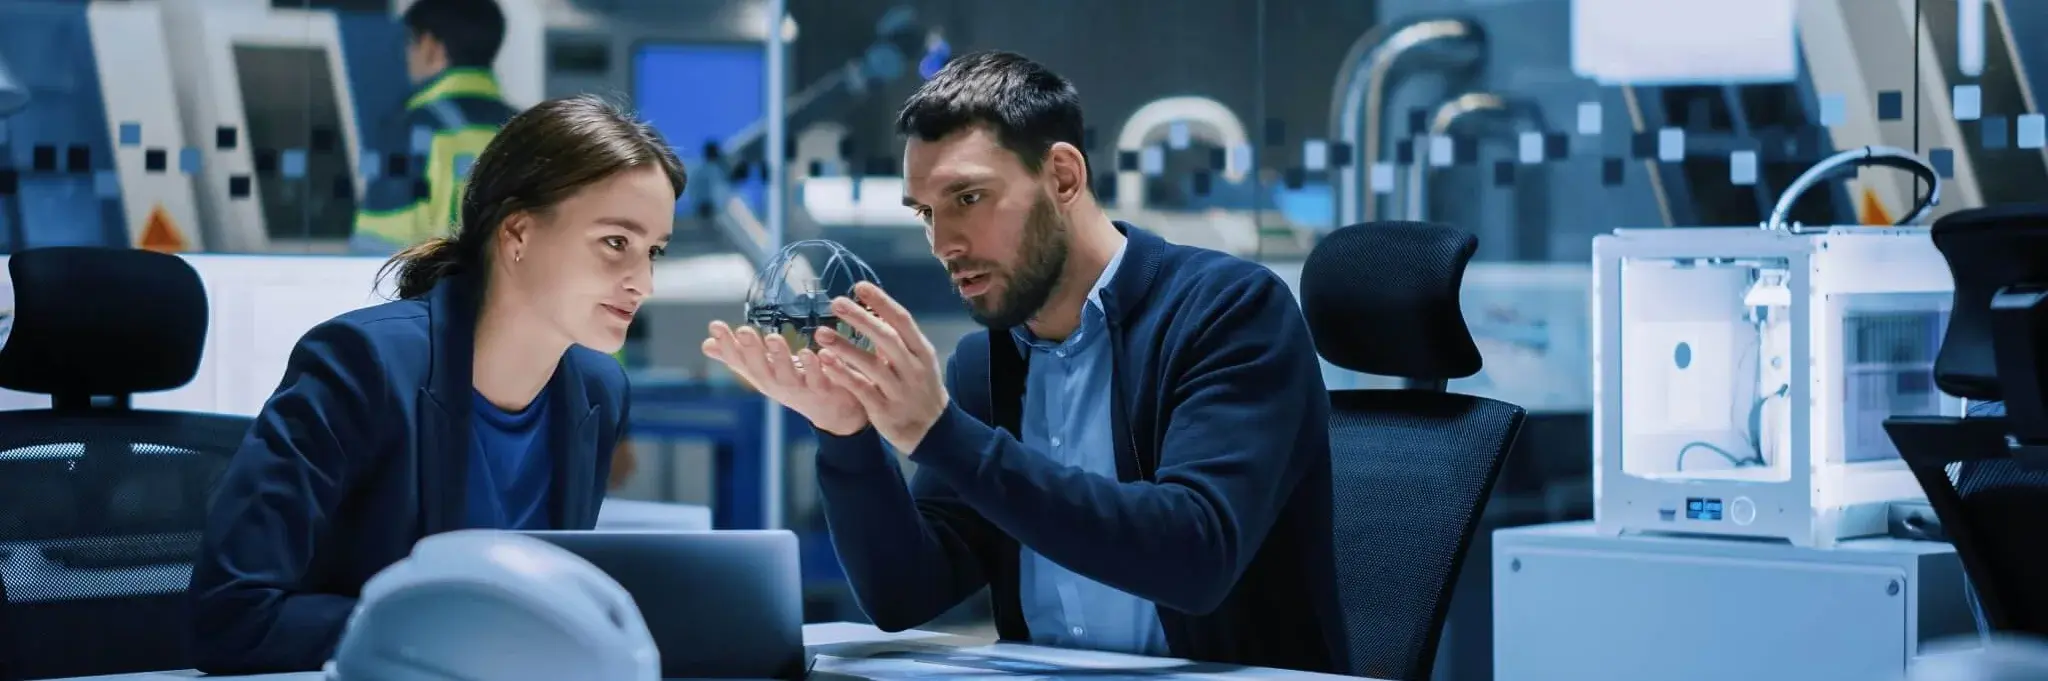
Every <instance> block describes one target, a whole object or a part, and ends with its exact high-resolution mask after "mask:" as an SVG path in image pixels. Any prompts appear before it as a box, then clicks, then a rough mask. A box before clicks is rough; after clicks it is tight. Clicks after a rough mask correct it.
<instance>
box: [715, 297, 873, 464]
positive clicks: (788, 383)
mask: <svg viewBox="0 0 2048 681" xmlns="http://www.w3.org/2000/svg"><path fill="white" fill-rule="evenodd" d="M704 355H705V356H706V357H710V358H712V359H715V360H718V361H719V362H720V363H722V364H724V365H725V366H726V367H727V368H730V369H732V372H733V373H734V374H738V375H739V377H740V379H741V380H744V381H746V382H747V383H749V384H751V385H753V386H754V389H755V390H759V391H761V394H762V395H765V396H767V397H768V399H771V400H774V401H775V402H776V403H777V404H780V405H782V406H785V407H789V408H790V409H792V410H795V411H796V413H797V414H799V415H801V416H803V417H804V418H805V419H807V420H809V421H810V422H811V425H813V426H816V427H817V428H818V429H819V430H822V431H825V432H827V433H831V434H833V435H839V436H847V435H852V434H854V433H858V432H860V431H861V430H863V429H866V428H867V427H868V416H867V414H866V413H865V412H863V411H861V406H860V402H858V401H855V400H854V399H853V396H852V395H849V394H847V392H846V389H844V388H840V387H838V386H836V385H833V384H832V383H831V382H829V381H826V380H825V378H824V377H823V376H820V375H819V372H818V368H817V367H818V364H819V362H818V359H817V357H816V356H815V355H813V354H812V353H811V351H810V350H809V349H806V350H804V351H803V352H801V353H798V354H796V355H794V356H792V355H790V353H789V342H788V341H785V340H783V339H782V336H780V335H773V334H771V335H769V336H768V337H767V338H766V339H763V338H762V337H761V334H760V333H759V332H756V331H754V327H751V326H742V327H740V328H739V329H737V330H735V329H733V328H731V327H728V326H726V325H725V322H712V323H711V337H710V338H706V339H704Z"/></svg>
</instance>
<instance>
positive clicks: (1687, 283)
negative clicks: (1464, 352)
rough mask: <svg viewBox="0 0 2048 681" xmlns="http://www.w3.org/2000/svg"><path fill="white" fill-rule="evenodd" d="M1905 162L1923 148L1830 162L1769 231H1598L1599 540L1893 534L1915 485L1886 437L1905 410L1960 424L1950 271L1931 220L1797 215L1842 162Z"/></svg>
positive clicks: (1804, 183)
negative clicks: (1941, 385)
mask: <svg viewBox="0 0 2048 681" xmlns="http://www.w3.org/2000/svg"><path fill="white" fill-rule="evenodd" d="M1866 165H1878V166H1890V167H1900V168H1906V169H1910V170H1912V171H1913V172H1914V173H1915V174H1917V175H1919V176H1920V177H1921V179H1922V181H1924V182H1925V183H1926V184H1927V185H1928V186H1930V187H1932V188H1933V190H1932V191H1930V192H1929V194H1928V195H1927V196H1925V197H1923V198H1922V199H1921V200H1920V203H1919V205H1918V206H1917V207H1916V208H1915V209H1914V210H1913V211H1911V212H1910V213H1909V214H1908V215H1907V218H1906V221H1908V222H1910V221H1913V220H1917V219H1919V218H1920V217H1922V216H1924V215H1926V214H1927V213H1928V211H1929V209H1930V208H1931V207H1932V206H1933V205H1934V204H1935V203H1937V202H1938V201H1939V196H1940V180H1939V178H1938V177H1937V176H1936V173H1935V172H1934V171H1933V169H1932V168H1930V167H1929V166H1928V165H1927V164H1926V163H1925V162H1922V161H1920V160H1919V159H1918V158H1917V157H1915V156H1914V155H1913V154H1911V153H1910V152H1907V151H1904V150H1900V149H1892V148H1885V147H1865V148H1861V149H1855V150H1851V151H1847V152H1843V153H1841V154H1837V155H1835V156H1834V157H1831V158H1829V159H1827V160H1825V161H1822V162H1821V163H1820V164H1818V165H1816V166H1814V167H1813V168H1812V169H1811V170H1809V171H1808V172H1807V173H1806V174H1804V175H1802V176H1801V177H1800V178H1799V179H1798V180H1796V181H1794V182H1793V184H1792V186H1791V188H1790V189H1788V190H1787V192H1786V193H1785V194H1784V196H1783V197H1781V198H1780V200H1779V201H1778V203H1777V207H1776V209H1775V210H1773V211H1772V213H1771V218H1770V220H1769V221H1767V222H1766V223H1764V225H1763V228H1762V229H1757V228H1754V227H1749V228H1743V227H1730V228H1690V229H1622V230H1616V231H1615V232H1614V233H1613V234H1611V235H1603V236H1600V237H1598V238H1596V239H1595V241H1594V245H1593V252H1594V275H1593V276H1594V281H1595V287H1594V300H1595V305H1594V312H1595V321H1594V329H1595V333H1594V351H1593V355H1594V360H1595V361H1594V365H1595V368H1594V372H1595V373H1594V386H1593V389H1594V394H1595V402H1594V419H1593V422H1594V428H1595V432H1596V439H1595V445H1594V452H1595V454H1594V456H1595V465H1596V467H1597V472H1596V476H1597V477H1596V479H1595V480H1596V482H1595V508H1596V511H1595V518H1596V520H1597V522H1598V526H1599V528H1600V530H1601V531H1602V532H1603V533H1608V534H1620V533H1624V532H1675V533H1706V534H1717V535H1738V536H1749V537H1767V538H1778V539H1784V540H1788V541H1790V542H1792V543H1793V544H1795V545H1799V546H1820V547H1826V546H1832V545H1833V544H1834V543H1835V542H1836V541H1837V540H1840V539H1846V538H1852V537H1860V536H1869V535H1876V534H1882V533H1884V532H1885V521H1886V506H1887V504H1888V502H1892V501H1895V500H1904V499H1913V498H1918V497H1919V496H1920V494H1921V493H1920V489H1919V486H1918V485H1917V484H1916V483H1915V482H1914V479H1913V476H1912V474H1911V473H1910V472H1909V471H1908V470H1907V469H1906V467H1905V465H1904V463H1903V462H1901V461H1899V460H1898V452H1897V450H1896V449H1894V448H1893V446H1892V445H1891V443H1890V440H1889V439H1888V438H1887V437H1886V436H1885V433H1884V430H1883V427H1882V423H1883V420H1884V419H1885V417H1887V416H1891V415H1893V414H1927V415H1948V416H1955V415H1960V414H1961V413H1962V409H1963V405H1962V403H1961V401H1960V400H1956V399H1953V398H1949V397H1947V396H1945V395H1943V394H1942V393H1941V392H1940V391H1939V390H1937V389H1936V388H1935V386H1934V380H1933V366H1934V356H1935V351H1936V349H1937V347H1938V346H1939V343H1940V338H1941V332H1942V329H1943V328H1944V327H1945V326H1946V320H1947V315H1948V312H1949V306H1950V304H1951V300H1950V292H1951V290H1952V289H1953V283H1952V281H1951V278H1950V275H1949V271H1948V266H1947V264H1946V263H1945V262H1944V261H1943V260H1942V257H1941V254H1940V253H1939V252H1937V251H1936V250H1935V248H1934V245H1933V243H1932V242H1931V241H1930V240H1929V238H1928V234H1927V231H1926V230H1925V229H1923V228H1914V227H1910V226H1901V227H1894V228H1882V227H1877V228H1872V227H1835V228H1825V229H1807V228H1805V227H1803V226H1801V225H1797V224H1787V223H1785V222H1784V219H1785V217H1784V216H1785V215H1786V214H1787V212H1788V211H1789V209H1790V207H1791V205H1792V203H1793V202H1794V201H1795V200H1797V198H1798V197H1799V195H1800V194H1801V193H1803V192H1804V191H1805V190H1806V189H1807V188H1809V187H1812V186H1814V185H1815V184H1817V183H1818V182H1820V181H1821V180H1822V179H1824V178H1825V177H1827V176H1829V175H1831V174H1834V173H1835V172H1836V171H1839V170H1846V169H1852V168H1854V167H1857V166H1866Z"/></svg>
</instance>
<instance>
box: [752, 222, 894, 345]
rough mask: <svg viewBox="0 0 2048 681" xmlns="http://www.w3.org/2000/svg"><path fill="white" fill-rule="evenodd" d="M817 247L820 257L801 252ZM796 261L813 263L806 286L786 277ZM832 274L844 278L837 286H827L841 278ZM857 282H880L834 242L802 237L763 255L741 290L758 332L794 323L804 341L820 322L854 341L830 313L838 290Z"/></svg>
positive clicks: (840, 292) (849, 291) (848, 290)
mask: <svg viewBox="0 0 2048 681" xmlns="http://www.w3.org/2000/svg"><path fill="white" fill-rule="evenodd" d="M820 252H822V253H823V254H824V257H823V258H822V259H821V260H822V262H818V263H813V262H812V261H811V260H810V259H808V258H806V257H805V254H806V253H820ZM799 262H801V263H803V264H805V265H806V266H811V267H813V270H812V272H813V274H814V276H812V277H809V278H808V280H809V281H808V286H807V287H805V288H801V289H799V288H796V285H795V284H793V283H791V282H790V268H791V267H793V266H795V265H796V264H797V263H799ZM841 272H843V274H839V273H841ZM835 274H837V275H839V278H844V279H846V281H844V282H843V285H836V286H835V285H829V284H838V283H841V282H835V281H834V278H835ZM863 281H866V282H871V283H875V284H877V285H879V284H880V283H881V279H880V278H879V277H876V276H875V270H874V269H873V268H871V267H868V264H867V263H866V262H864V261H862V260H861V259H860V257H859V256H856V255H854V254H853V251H850V250H848V249H847V248H846V247H845V246H842V245H840V244H839V243H838V242H835V241H830V240H826V239H808V240H804V241H798V242H794V243H791V244H789V245H787V246H783V247H782V250H780V251H777V252H776V253H775V257H772V258H769V259H768V262H767V263H765V264H763V265H762V266H761V269H760V271H759V272H758V273H757V274H756V275H755V277H754V284H753V287H752V288H751V289H750V290H749V291H748V292H747V309H746V318H747V323H749V324H752V325H754V328H756V329H759V330H761V331H762V332H764V333H774V334H781V333H784V332H785V331H786V330H788V329H791V328H794V329H795V330H796V331H797V332H798V333H800V334H801V335H802V338H803V339H804V341H805V343H806V344H809V343H810V342H811V337H812V336H811V334H813V333H815V332H816V331H817V330H818V329H819V328H821V327H831V328H832V330H834V331H838V332H840V333H842V334H845V335H847V336H848V337H849V338H853V339H854V340H856V341H858V340H860V338H859V336H858V334H856V333H854V332H852V331H851V330H850V329H848V328H846V326H844V325H842V324H840V321H839V317H838V315H835V314H832V299H833V298H835V297H838V296H841V295H844V296H847V297H849V298H851V297H854V294H853V285H854V284H856V283H859V282H863Z"/></svg>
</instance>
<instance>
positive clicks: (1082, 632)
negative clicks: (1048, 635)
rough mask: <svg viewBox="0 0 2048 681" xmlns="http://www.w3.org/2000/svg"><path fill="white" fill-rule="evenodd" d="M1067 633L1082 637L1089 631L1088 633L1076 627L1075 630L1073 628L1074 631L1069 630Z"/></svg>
mask: <svg viewBox="0 0 2048 681" xmlns="http://www.w3.org/2000/svg"><path fill="white" fill-rule="evenodd" d="M1067 633H1070V634H1073V635H1075V636H1080V635H1082V634H1085V633H1087V631H1086V630H1084V629H1082V628H1080V627H1074V628H1072V629H1068V630H1067Z"/></svg>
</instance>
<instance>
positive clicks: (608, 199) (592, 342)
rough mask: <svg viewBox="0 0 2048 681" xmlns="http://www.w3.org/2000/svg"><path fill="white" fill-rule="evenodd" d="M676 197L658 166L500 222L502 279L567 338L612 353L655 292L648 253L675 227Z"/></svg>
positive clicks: (661, 247) (655, 253) (662, 246)
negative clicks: (544, 209)
mask: <svg viewBox="0 0 2048 681" xmlns="http://www.w3.org/2000/svg"><path fill="white" fill-rule="evenodd" d="M675 212H676V195H675V191H674V190H673V189H671V188H670V185H669V182H668V176H667V175H665V174H663V173H662V171H661V169H660V168H658V167H653V166H647V167H641V168H634V169H632V170H627V171H625V172H621V173H619V174H617V175H613V176H611V177H610V178H607V179H605V180H603V181H600V182H597V183H596V184H592V185H590V186H588V187H585V188H583V190H582V191H580V192H577V193H576V194H575V195H574V196H571V197H569V199H568V200H565V201H563V202H562V203H560V204H559V205H557V206H555V208H554V209H553V210H551V211H548V212H547V213H545V214H541V215H528V214H521V215H518V216H515V217H513V218H511V219H508V220H506V222H505V227H504V231H503V232H502V235H503V237H504V238H503V239H501V240H500V242H499V248H500V252H499V253H498V254H497V257H498V262H499V263H501V265H502V272H501V275H502V276H501V277H500V278H499V280H498V281H497V282H495V283H493V284H492V285H493V286H500V285H505V286H510V287H512V288H513V289H515V290H516V292H517V294H518V299H519V300H524V301H527V302H528V303H529V304H530V305H531V306H532V309H533V311H534V312H536V313H538V314H537V316H539V317H541V318H544V319H546V320H548V322H549V323H550V324H551V325H552V326H553V327H554V329H553V330H554V331H557V332H559V333H561V334H562V335H564V336H567V337H568V339H569V340H570V342H573V343H576V344H579V345H582V346H584V347H588V348H590V349H593V350H597V351H599V352H607V353H609V352H617V351H618V349H619V348H620V347H621V346H624V345H625V343H626V327H627V326H629V325H631V324H632V322H633V315H634V314H635V313H637V312H639V310H640V303H641V301H644V300H646V298H647V295H648V294H650V293H653V291H654V267H653V264H654V259H655V258H659V257H661V256H662V254H663V253H664V252H665V251H666V250H667V248H668V239H669V233H670V232H672V231H674V229H675Z"/></svg>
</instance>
